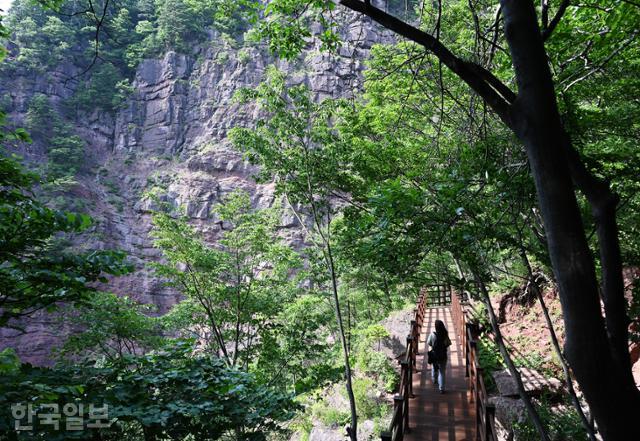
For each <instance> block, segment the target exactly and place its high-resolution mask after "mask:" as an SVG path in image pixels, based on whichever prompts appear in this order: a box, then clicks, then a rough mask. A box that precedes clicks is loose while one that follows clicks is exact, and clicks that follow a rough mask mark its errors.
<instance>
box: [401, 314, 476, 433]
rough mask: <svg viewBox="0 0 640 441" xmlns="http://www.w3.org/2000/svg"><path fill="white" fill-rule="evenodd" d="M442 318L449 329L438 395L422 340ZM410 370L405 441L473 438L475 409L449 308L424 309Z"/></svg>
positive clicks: (424, 340) (424, 339) (424, 341)
mask: <svg viewBox="0 0 640 441" xmlns="http://www.w3.org/2000/svg"><path fill="white" fill-rule="evenodd" d="M438 319H439V320H442V321H443V322H444V324H445V326H446V328H447V329H448V331H449V337H450V338H451V343H452V344H451V348H450V354H449V363H448V365H447V374H446V383H445V384H446V393H445V394H444V395H441V394H440V393H439V391H438V389H437V388H436V387H435V386H434V385H433V383H432V381H431V366H430V365H429V364H427V357H426V352H427V349H426V339H427V336H428V335H429V333H431V331H432V330H433V328H434V323H435V321H436V320H438ZM418 351H419V355H418V356H417V358H416V369H418V372H414V373H413V379H412V380H413V393H414V395H415V398H412V399H410V401H409V429H410V431H409V432H408V433H406V434H405V437H404V439H405V440H408V441H427V440H428V441H475V439H476V429H475V427H476V410H475V405H474V404H473V403H470V402H469V398H470V397H471V392H470V391H469V386H468V381H467V378H465V370H466V369H465V360H464V355H463V351H462V346H461V344H460V341H459V338H458V336H457V335H456V332H455V328H454V323H453V319H452V316H451V308H450V307H449V306H446V307H436V308H428V309H427V310H426V312H425V317H424V325H423V326H422V333H421V335H420V342H419V347H418Z"/></svg>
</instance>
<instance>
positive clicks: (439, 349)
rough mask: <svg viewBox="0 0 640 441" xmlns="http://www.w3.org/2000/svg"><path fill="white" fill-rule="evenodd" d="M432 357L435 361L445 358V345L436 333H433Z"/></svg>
mask: <svg viewBox="0 0 640 441" xmlns="http://www.w3.org/2000/svg"><path fill="white" fill-rule="evenodd" d="M433 337H434V338H433V346H432V348H433V349H432V351H433V358H434V359H435V361H444V360H446V359H447V345H446V343H445V341H444V339H440V338H438V334H436V333H435V332H434V333H433Z"/></svg>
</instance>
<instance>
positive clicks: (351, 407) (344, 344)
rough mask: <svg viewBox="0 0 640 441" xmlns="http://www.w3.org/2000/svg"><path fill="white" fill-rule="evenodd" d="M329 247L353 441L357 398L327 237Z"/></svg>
mask: <svg viewBox="0 0 640 441" xmlns="http://www.w3.org/2000/svg"><path fill="white" fill-rule="evenodd" d="M325 246H326V248H327V254H326V256H327V264H328V266H329V275H330V276H331V289H332V292H333V300H334V302H335V309H336V321H337V322H338V328H339V331H340V341H341V342H342V352H343V354H344V375H345V377H346V383H347V395H348V396H349V410H350V412H351V426H350V427H349V428H348V430H347V432H348V435H349V438H350V439H351V441H357V439H358V414H357V412H356V398H355V396H354V394H353V385H352V384H351V362H350V361H349V345H348V342H347V338H346V335H345V332H344V324H343V321H342V312H341V311H340V298H339V297H338V281H337V277H336V271H335V265H334V262H333V253H332V251H331V243H330V242H329V240H328V239H327V240H326V242H325Z"/></svg>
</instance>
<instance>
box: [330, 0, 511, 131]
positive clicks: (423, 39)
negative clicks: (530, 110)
mask: <svg viewBox="0 0 640 441" xmlns="http://www.w3.org/2000/svg"><path fill="white" fill-rule="evenodd" d="M339 3H340V4H341V5H343V6H345V7H346V8H349V9H351V10H352V11H355V12H359V13H361V14H364V15H366V16H367V17H369V18H371V19H372V20H373V21H375V22H377V23H379V24H380V25H382V26H384V27H385V28H387V29H389V30H391V31H393V32H395V33H397V34H398V35H400V36H402V37H405V38H407V39H408V40H411V41H413V42H415V43H418V44H419V45H421V46H423V47H424V48H425V49H427V50H429V51H430V52H432V53H433V54H434V55H435V56H436V57H437V58H438V59H439V60H440V61H441V62H442V63H443V64H444V65H445V66H447V67H448V68H449V69H450V70H451V71H452V72H454V73H455V74H456V75H458V76H459V77H460V79H462V80H463V81H464V82H465V83H467V84H468V85H469V86H470V87H471V89H473V91H474V92H476V93H477V94H478V95H480V96H481V97H482V98H483V99H484V100H485V101H486V102H487V103H488V104H489V105H490V106H491V108H492V109H493V110H494V111H495V112H496V113H497V114H498V116H499V117H500V119H502V121H503V122H504V123H505V124H507V126H509V127H511V122H512V121H511V102H512V101H511V100H510V99H508V98H514V97H515V94H514V93H513V92H512V91H511V90H510V89H509V88H508V87H507V86H506V85H505V84H504V83H502V82H501V81H500V80H499V79H498V78H496V77H495V76H494V75H493V74H492V73H491V72H489V71H488V70H486V69H484V68H483V67H481V66H478V65H476V64H474V63H471V62H468V61H465V60H462V59H460V58H458V57H457V56H456V55H454V54H453V53H452V52H451V51H450V50H449V49H448V48H447V47H446V46H444V45H443V44H442V43H441V42H440V41H438V39H437V38H435V37H434V36H433V35H431V34H428V33H426V32H424V31H421V30H420V29H417V28H415V27H413V26H411V25H409V24H407V23H405V22H403V21H402V20H400V19H398V18H396V17H394V16H392V15H390V14H387V13H386V12H384V11H382V10H380V9H378V8H375V7H373V6H371V5H369V4H365V3H364V2H362V1H359V0H339Z"/></svg>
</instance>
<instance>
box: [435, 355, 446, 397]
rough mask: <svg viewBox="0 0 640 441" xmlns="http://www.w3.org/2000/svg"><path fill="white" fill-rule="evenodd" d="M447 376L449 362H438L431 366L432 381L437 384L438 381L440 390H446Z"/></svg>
mask: <svg viewBox="0 0 640 441" xmlns="http://www.w3.org/2000/svg"><path fill="white" fill-rule="evenodd" d="M446 374H447V360H444V361H436V362H435V363H433V364H432V365H431V380H432V381H433V383H434V384H435V383H436V379H437V383H438V387H439V388H440V390H444V385H445V381H446Z"/></svg>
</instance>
